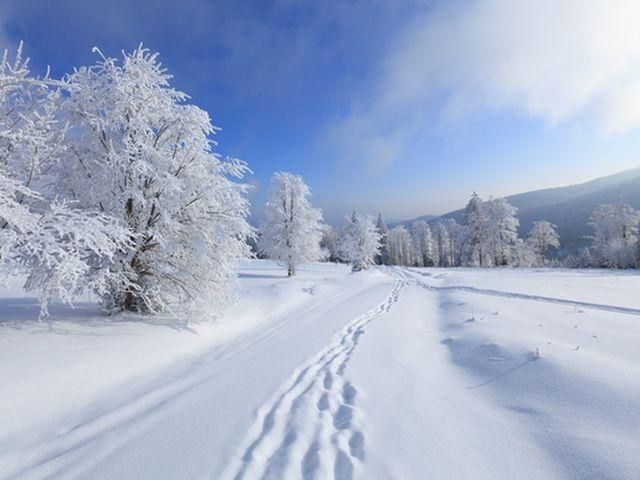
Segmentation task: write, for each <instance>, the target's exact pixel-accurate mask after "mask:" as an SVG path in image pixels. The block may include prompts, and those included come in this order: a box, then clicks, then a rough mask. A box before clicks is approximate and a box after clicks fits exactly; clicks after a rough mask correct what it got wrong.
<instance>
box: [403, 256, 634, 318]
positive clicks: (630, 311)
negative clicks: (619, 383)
mask: <svg viewBox="0 0 640 480" xmlns="http://www.w3.org/2000/svg"><path fill="white" fill-rule="evenodd" d="M392 268H393V270H394V272H395V273H397V274H398V275H399V276H400V277H401V278H404V279H405V280H410V281H413V282H415V283H416V284H418V285H420V286H421V287H423V288H426V289H427V290H431V291H435V292H469V293H477V294H479V295H488V296H492V297H502V298H515V299H519V300H531V301H535V302H545V303H555V304H559V305H569V306H571V307H581V308H590V309H593V310H602V311H605V312H614V313H624V314H627V315H638V316H640V309H639V308H631V307H620V306H616V305H605V304H602V303H589V302H584V301H581V300H568V299H563V298H554V297H544V296H541V295H529V294H526V293H518V292H506V291H503V290H492V289H489V288H478V287H470V286H465V285H448V286H437V285H431V284H430V283H427V282H425V281H423V280H421V279H420V277H430V276H431V275H430V274H428V273H420V272H416V271H413V270H409V269H399V268H396V267H392ZM438 277H439V276H436V277H433V278H436V279H437V278H438Z"/></svg>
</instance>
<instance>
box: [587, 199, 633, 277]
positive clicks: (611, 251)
mask: <svg viewBox="0 0 640 480" xmlns="http://www.w3.org/2000/svg"><path fill="white" fill-rule="evenodd" d="M639 222H640V212H638V210H636V209H635V208H633V207H631V206H630V205H629V204H627V203H625V202H623V201H618V202H614V203H607V204H603V205H600V206H598V208H596V209H595V210H594V212H593V213H592V214H591V221H590V225H591V227H592V228H593V237H592V240H593V251H594V256H595V257H596V258H597V259H598V263H599V264H600V266H605V267H616V268H628V267H632V266H634V264H635V261H636V248H637V247H636V245H637V242H638V223H639Z"/></svg>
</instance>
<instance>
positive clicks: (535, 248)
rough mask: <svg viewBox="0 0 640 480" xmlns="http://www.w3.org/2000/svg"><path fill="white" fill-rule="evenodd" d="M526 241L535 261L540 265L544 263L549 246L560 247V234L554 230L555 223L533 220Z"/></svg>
mask: <svg viewBox="0 0 640 480" xmlns="http://www.w3.org/2000/svg"><path fill="white" fill-rule="evenodd" d="M527 243H528V244H529V245H530V247H531V250H532V252H533V255H534V256H535V263H536V264H537V265H540V266H542V265H544V264H545V263H546V260H547V252H548V250H549V248H550V247H551V248H555V249H558V248H560V236H559V235H558V232H556V230H555V225H553V224H551V223H550V222H548V221H546V220H540V221H537V222H533V226H532V227H531V230H530V231H529V237H528V238H527Z"/></svg>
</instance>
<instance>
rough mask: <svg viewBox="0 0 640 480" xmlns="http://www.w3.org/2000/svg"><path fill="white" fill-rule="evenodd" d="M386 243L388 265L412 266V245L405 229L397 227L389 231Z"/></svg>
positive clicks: (400, 226)
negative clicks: (387, 246) (387, 247)
mask: <svg viewBox="0 0 640 480" xmlns="http://www.w3.org/2000/svg"><path fill="white" fill-rule="evenodd" d="M387 242H388V245H389V263H391V264H392V265H412V264H413V243H412V241H411V235H410V234H409V232H408V231H407V229H406V228H405V227H404V226H402V225H398V226H397V227H393V228H392V229H391V230H389V233H388V238H387Z"/></svg>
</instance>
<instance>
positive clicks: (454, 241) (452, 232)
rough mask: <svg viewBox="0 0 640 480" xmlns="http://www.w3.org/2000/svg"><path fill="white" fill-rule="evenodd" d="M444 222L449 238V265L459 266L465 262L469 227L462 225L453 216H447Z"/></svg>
mask: <svg viewBox="0 0 640 480" xmlns="http://www.w3.org/2000/svg"><path fill="white" fill-rule="evenodd" d="M442 223H443V224H444V226H445V228H446V230H447V237H448V239H449V248H448V250H449V252H448V253H449V265H450V266H452V267H459V266H461V265H462V264H463V262H464V252H465V248H466V246H467V240H468V232H467V228H466V227H465V226H464V225H460V224H459V223H458V222H456V221H455V219H453V218H446V219H444V220H443V222H442Z"/></svg>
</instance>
